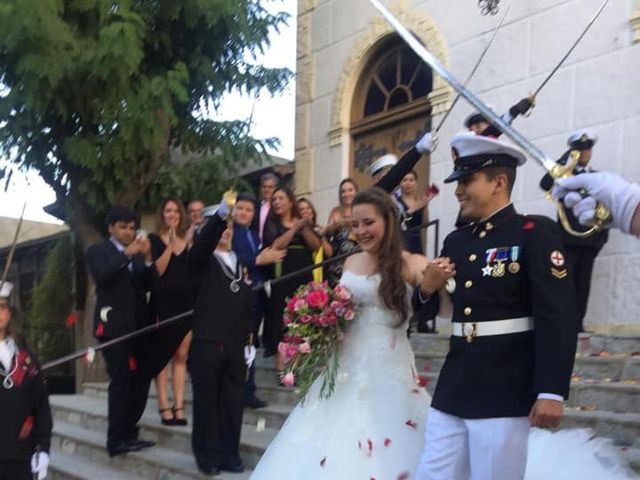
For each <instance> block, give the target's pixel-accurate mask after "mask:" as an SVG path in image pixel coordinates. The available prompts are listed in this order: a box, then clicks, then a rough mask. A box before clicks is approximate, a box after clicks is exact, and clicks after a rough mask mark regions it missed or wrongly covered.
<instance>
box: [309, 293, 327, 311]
mask: <svg viewBox="0 0 640 480" xmlns="http://www.w3.org/2000/svg"><path fill="white" fill-rule="evenodd" d="M307 302H308V303H309V305H310V306H311V307H315V308H323V307H324V306H325V305H327V303H329V295H327V292H325V291H324V290H316V291H315V292H311V293H310V294H309V295H308V296H307Z"/></svg>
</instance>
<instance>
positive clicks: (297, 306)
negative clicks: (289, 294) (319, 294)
mask: <svg viewBox="0 0 640 480" xmlns="http://www.w3.org/2000/svg"><path fill="white" fill-rule="evenodd" d="M304 308H307V302H305V301H304V300H302V299H298V301H297V302H296V303H295V304H294V305H293V311H294V312H299V311H300V310H302V309H304Z"/></svg>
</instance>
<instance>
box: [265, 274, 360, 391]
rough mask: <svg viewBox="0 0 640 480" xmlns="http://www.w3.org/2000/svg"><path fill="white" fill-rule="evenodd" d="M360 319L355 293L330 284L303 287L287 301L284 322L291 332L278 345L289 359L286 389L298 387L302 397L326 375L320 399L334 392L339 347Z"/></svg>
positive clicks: (285, 375)
mask: <svg viewBox="0 0 640 480" xmlns="http://www.w3.org/2000/svg"><path fill="white" fill-rule="evenodd" d="M355 317H356V308H355V306H354V304H353V301H352V299H351V292H349V290H347V289H346V288H344V287H343V286H340V285H338V286H336V287H335V288H331V287H329V285H328V284H327V282H322V283H317V282H310V283H308V284H306V285H302V286H301V287H300V288H298V290H297V291H296V293H295V294H294V296H293V297H292V298H289V299H287V307H286V308H285V311H284V315H283V318H282V320H283V323H284V325H285V326H286V327H287V333H286V334H285V335H284V337H283V341H282V342H280V344H279V345H278V350H279V351H280V352H281V353H282V354H283V355H284V356H285V359H286V362H287V363H286V368H285V370H284V373H283V376H282V380H281V381H282V383H283V385H285V386H293V385H294V384H295V385H296V386H297V387H298V389H299V390H300V392H301V393H302V396H304V395H306V393H307V390H309V387H310V386H311V384H312V383H313V382H314V381H315V379H316V378H318V376H319V375H323V377H324V378H323V380H322V388H321V389H320V397H321V398H323V399H326V398H329V397H330V396H331V394H332V393H333V390H334V388H335V384H336V376H337V373H338V348H339V345H340V342H341V341H342V339H343V336H344V333H343V332H344V330H345V328H346V326H347V325H348V324H349V322H351V321H352V320H353V319H354V318H355Z"/></svg>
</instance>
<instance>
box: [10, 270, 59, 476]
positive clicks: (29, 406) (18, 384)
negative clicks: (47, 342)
mask: <svg viewBox="0 0 640 480" xmlns="http://www.w3.org/2000/svg"><path fill="white" fill-rule="evenodd" d="M12 289H13V285H12V284H11V283H9V282H3V283H2V287H1V288H0V480H34V479H37V480H42V479H43V478H45V477H46V476H47V468H48V465H49V444H50V442H51V427H52V423H51V411H50V409H49V397H48V395H47V387H46V383H45V379H44V376H43V375H42V372H41V371H40V366H39V365H38V362H37V361H36V359H35V357H34V356H33V354H32V353H31V352H30V351H29V350H27V349H26V348H25V347H24V346H23V345H21V343H20V341H19V340H18V339H17V337H16V335H15V334H14V333H13V331H12V328H11V313H12V312H11V304H10V301H9V299H10V296H11V290H12Z"/></svg>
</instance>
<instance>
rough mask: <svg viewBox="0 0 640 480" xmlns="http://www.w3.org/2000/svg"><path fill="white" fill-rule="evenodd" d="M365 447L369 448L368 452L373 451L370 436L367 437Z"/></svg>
mask: <svg viewBox="0 0 640 480" xmlns="http://www.w3.org/2000/svg"><path fill="white" fill-rule="evenodd" d="M367 448H368V449H369V454H371V452H372V451H373V442H372V441H371V439H370V438H368V439H367Z"/></svg>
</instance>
